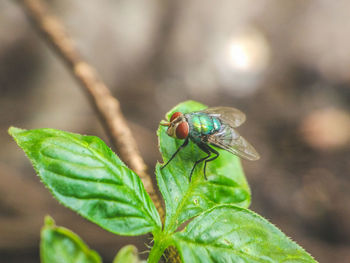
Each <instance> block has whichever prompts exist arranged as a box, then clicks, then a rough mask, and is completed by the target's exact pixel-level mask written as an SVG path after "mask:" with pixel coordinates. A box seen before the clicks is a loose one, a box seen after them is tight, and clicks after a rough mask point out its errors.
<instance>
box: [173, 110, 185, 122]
mask: <svg viewBox="0 0 350 263" xmlns="http://www.w3.org/2000/svg"><path fill="white" fill-rule="evenodd" d="M181 115H182V113H181V112H178V111H177V112H174V113H173V115H171V117H170V122H172V121H173V120H175V119H176V118H177V117H179V116H181Z"/></svg>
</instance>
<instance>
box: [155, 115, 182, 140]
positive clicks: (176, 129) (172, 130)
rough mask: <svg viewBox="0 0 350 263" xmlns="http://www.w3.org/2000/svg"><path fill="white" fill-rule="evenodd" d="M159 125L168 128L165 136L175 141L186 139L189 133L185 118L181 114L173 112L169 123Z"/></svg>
mask: <svg viewBox="0 0 350 263" xmlns="http://www.w3.org/2000/svg"><path fill="white" fill-rule="evenodd" d="M160 125H162V126H168V129H167V132H166V133H167V134H168V135H169V136H170V137H173V138H176V139H186V138H187V137H188V133H189V126H188V123H187V120H186V118H185V116H184V115H183V114H182V113H181V112H175V113H173V115H171V117H170V121H169V122H161V123H160Z"/></svg>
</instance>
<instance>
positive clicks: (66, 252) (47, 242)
mask: <svg viewBox="0 0 350 263" xmlns="http://www.w3.org/2000/svg"><path fill="white" fill-rule="evenodd" d="M40 258H41V263H62V262H65V263H100V262H102V260H101V258H100V256H99V255H98V254H97V253H96V251H94V250H91V249H90V248H89V247H88V246H87V245H86V244H85V243H84V242H83V241H82V240H81V239H80V238H79V236H77V235H76V234H75V233H73V232H72V231H70V230H68V229H66V228H64V227H58V226H55V222H54V220H53V219H52V218H51V217H49V216H46V218H45V226H44V227H43V228H42V230H41V242H40Z"/></svg>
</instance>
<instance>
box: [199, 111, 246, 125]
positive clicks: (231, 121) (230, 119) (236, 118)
mask: <svg viewBox="0 0 350 263" xmlns="http://www.w3.org/2000/svg"><path fill="white" fill-rule="evenodd" d="M201 112H204V113H206V114H208V115H211V116H215V117H219V119H220V120H222V121H223V122H224V123H225V124H227V125H229V126H231V127H233V128H236V127H238V126H240V125H241V124H242V123H243V122H245V119H246V118H245V114H244V113H243V112H241V111H240V110H238V109H235V108H231V107H213V108H207V109H205V110H202V111H201Z"/></svg>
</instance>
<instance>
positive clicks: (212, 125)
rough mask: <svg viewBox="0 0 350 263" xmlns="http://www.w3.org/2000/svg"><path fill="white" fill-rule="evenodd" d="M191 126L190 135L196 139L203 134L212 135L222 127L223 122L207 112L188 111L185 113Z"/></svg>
mask: <svg viewBox="0 0 350 263" xmlns="http://www.w3.org/2000/svg"><path fill="white" fill-rule="evenodd" d="M185 118H186V119H187V121H188V125H189V128H190V136H191V137H192V139H194V140H195V141H197V140H199V139H200V138H201V137H202V136H206V135H210V134H213V133H215V132H218V131H219V130H220V129H221V122H220V120H219V119H218V118H216V117H214V116H210V115H208V114H206V113H188V114H185Z"/></svg>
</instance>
